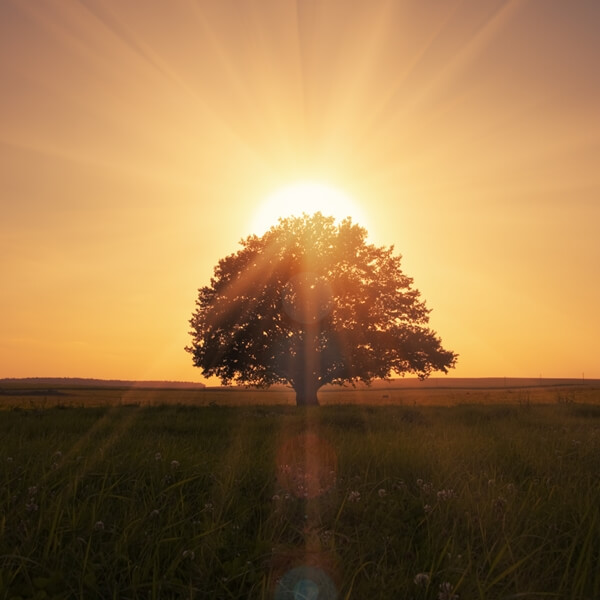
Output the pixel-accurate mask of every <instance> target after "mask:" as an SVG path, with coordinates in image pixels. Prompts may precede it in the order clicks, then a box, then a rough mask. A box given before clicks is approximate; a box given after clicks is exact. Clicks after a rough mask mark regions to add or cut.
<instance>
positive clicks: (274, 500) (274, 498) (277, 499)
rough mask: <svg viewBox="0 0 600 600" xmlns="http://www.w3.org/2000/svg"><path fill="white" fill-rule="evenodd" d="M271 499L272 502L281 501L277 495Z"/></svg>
mask: <svg viewBox="0 0 600 600" xmlns="http://www.w3.org/2000/svg"><path fill="white" fill-rule="evenodd" d="M271 499H272V500H273V502H279V500H281V498H280V497H279V496H278V495H277V494H275V495H274V496H273V498H271Z"/></svg>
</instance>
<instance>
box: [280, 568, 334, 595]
mask: <svg viewBox="0 0 600 600" xmlns="http://www.w3.org/2000/svg"><path fill="white" fill-rule="evenodd" d="M337 597H338V592H337V589H336V587H335V584H334V583H333V581H332V580H331V577H329V575H327V573H325V571H323V569H320V568H319V567H312V566H306V565H302V566H299V567H295V568H293V569H291V570H290V571H288V572H287V573H285V574H284V575H283V576H282V577H281V579H280V580H279V583H278V585H277V588H276V589H275V598H274V600H336V599H337Z"/></svg>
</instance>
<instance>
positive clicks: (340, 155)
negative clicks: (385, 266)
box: [0, 0, 600, 381]
mask: <svg viewBox="0 0 600 600" xmlns="http://www.w3.org/2000/svg"><path fill="white" fill-rule="evenodd" d="M599 27H600V2H597V0H572V1H569V2H564V1H563V0H523V1H519V0H513V1H499V0H486V1H483V2H481V1H478V0H464V1H460V0H432V1H430V2H423V1H422V0H391V1H377V0H373V1H370V2H362V1H359V0H339V1H338V0H297V1H293V0H261V1H260V2H259V1H249V0H230V1H227V0H219V1H213V0H211V1H207V0H199V1H194V0H173V1H169V2H163V1H158V0H150V1H148V2H137V1H133V0H124V1H123V0H102V1H99V0H98V1H97V0H80V1H76V0H69V1H63V0H46V1H44V2H35V1H32V2H24V1H20V0H3V1H2V2H0V82H1V93H0V282H1V283H0V377H32V376H40V377H41V376H57V377H96V378H121V379H143V380H149V379H159V380H186V381H203V379H202V376H201V373H200V371H199V369H197V368H194V367H193V366H192V359H191V356H190V355H189V354H188V353H186V352H185V351H184V346H186V345H187V344H189V342H190V341H191V338H190V335H189V329H190V327H189V323H188V321H189V318H190V317H191V313H192V311H193V309H194V302H195V299H196V297H197V289H198V288H199V287H201V286H204V285H207V284H208V283H209V281H210V277H211V275H212V273H213V268H214V266H215V265H216V263H217V262H218V260H219V259H220V258H223V257H224V256H226V255H228V254H231V253H233V252H235V251H237V249H239V247H240V246H239V241H240V240H241V239H242V238H245V237H246V236H248V235H250V234H252V233H254V231H253V227H254V228H256V227H257V223H258V221H257V215H258V214H262V215H263V216H262V219H263V222H264V219H265V214H266V215H267V218H268V217H269V216H272V220H273V224H274V223H275V222H276V220H277V216H278V215H277V208H276V207H277V203H275V204H274V203H273V202H272V198H273V197H274V195H275V197H276V195H277V193H278V190H281V189H282V188H284V189H285V188H286V186H290V185H292V184H294V183H295V182H307V181H308V182H316V184H317V185H325V186H328V187H329V188H331V189H333V190H337V192H338V193H339V194H342V195H343V197H344V198H349V199H350V200H349V202H350V204H349V205H348V206H353V207H354V209H355V211H356V212H355V214H359V215H362V216H363V218H364V221H365V222H364V223H360V224H362V225H364V226H366V227H367V229H368V231H369V241H370V242H372V243H374V244H377V245H385V246H389V245H394V247H395V250H396V251H397V252H398V253H400V254H402V256H403V262H402V264H403V269H404V272H405V273H406V274H407V275H409V276H410V277H412V278H413V279H414V286H415V287H416V288H417V289H419V290H420V291H421V294H422V297H423V298H424V299H425V301H426V303H427V305H428V307H429V308H431V309H432V312H431V315H430V325H431V327H432V328H433V329H434V330H435V331H436V332H437V333H438V334H439V336H440V337H441V339H442V341H443V345H444V347H446V348H448V349H451V350H453V351H454V352H457V353H458V354H459V359H458V363H457V366H456V369H454V370H453V371H452V372H451V375H452V376H456V377H487V376H499V377H504V376H506V377H540V376H541V377H575V378H581V377H586V378H600V353H599V352H598V336H599V334H600V315H599V308H598V307H600V277H599V276H598V275H599V270H600V269H599V267H600V235H599V227H600V168H599V165H600V108H599V107H600V69H598V57H600V36H599V35H598V29H599ZM311 185H312V184H311ZM269 199H271V200H270V201H269ZM269 202H270V204H269ZM267 204H268V206H269V207H270V208H268V210H267V212H266V213H265V206H266V205H267ZM261 211H262V212H261ZM335 216H339V215H335ZM355 220H356V219H355Z"/></svg>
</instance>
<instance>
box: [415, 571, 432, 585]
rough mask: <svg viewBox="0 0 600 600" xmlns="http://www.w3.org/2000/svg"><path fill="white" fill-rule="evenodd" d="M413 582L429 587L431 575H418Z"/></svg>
mask: <svg viewBox="0 0 600 600" xmlns="http://www.w3.org/2000/svg"><path fill="white" fill-rule="evenodd" d="M413 581H414V582H415V585H418V586H422V587H427V586H428V585H429V573H417V574H416V575H415V578H414V579H413Z"/></svg>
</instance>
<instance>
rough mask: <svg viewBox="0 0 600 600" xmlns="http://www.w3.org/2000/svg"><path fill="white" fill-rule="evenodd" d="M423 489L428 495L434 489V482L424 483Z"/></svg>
mask: <svg viewBox="0 0 600 600" xmlns="http://www.w3.org/2000/svg"><path fill="white" fill-rule="evenodd" d="M421 489H422V490H423V493H424V494H425V495H426V496H428V495H429V494H431V491H432V490H433V483H424V484H423V486H422V488H421Z"/></svg>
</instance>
